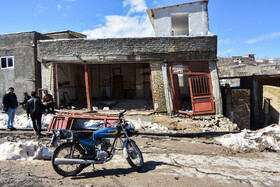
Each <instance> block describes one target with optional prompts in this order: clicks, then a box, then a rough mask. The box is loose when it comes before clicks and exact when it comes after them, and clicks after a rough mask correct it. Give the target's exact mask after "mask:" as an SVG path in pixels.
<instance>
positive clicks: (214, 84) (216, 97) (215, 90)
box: [209, 61, 223, 114]
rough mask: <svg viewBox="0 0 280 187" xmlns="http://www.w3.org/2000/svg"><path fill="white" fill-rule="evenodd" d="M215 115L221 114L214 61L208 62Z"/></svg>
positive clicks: (216, 69) (218, 84) (219, 91)
mask: <svg viewBox="0 0 280 187" xmlns="http://www.w3.org/2000/svg"><path fill="white" fill-rule="evenodd" d="M209 69H210V75H211V82H212V88H213V97H214V102H215V111H216V114H223V106H222V95H221V88H220V80H219V75H218V68H217V64H216V61H210V62H209Z"/></svg>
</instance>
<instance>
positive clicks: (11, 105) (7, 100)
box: [2, 87, 18, 131]
mask: <svg viewBox="0 0 280 187" xmlns="http://www.w3.org/2000/svg"><path fill="white" fill-rule="evenodd" d="M2 104H3V105H4V111H6V113H7V115H8V120H7V129H6V130H8V131H11V130H15V129H16V128H14V127H13V124H14V119H15V115H16V110H17V107H18V101H17V96H16V94H15V93H14V88H13V87H10V88H9V90H8V93H6V94H5V95H4V96H3V98H2Z"/></svg>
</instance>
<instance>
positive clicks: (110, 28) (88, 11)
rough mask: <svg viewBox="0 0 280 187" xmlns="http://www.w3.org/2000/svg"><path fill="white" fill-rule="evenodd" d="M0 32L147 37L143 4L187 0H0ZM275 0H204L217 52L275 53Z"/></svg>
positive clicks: (278, 26) (278, 25)
mask: <svg viewBox="0 0 280 187" xmlns="http://www.w3.org/2000/svg"><path fill="white" fill-rule="evenodd" d="M0 2H1V19H0V24H1V27H0V34H7V33H15V32H23V31H38V32H41V33H47V32H53V31H61V30H73V31H76V32H81V33H84V34H87V35H88V37H91V38H108V37H133V36H153V35H154V33H153V29H152V26H151V24H150V22H149V19H148V18H147V15H146V12H145V9H146V8H155V7H160V6H167V5H173V4H178V3H185V2H191V1H190V0H146V1H145V0H102V1H100V0H99V1H97V0H13V1H7V0H0ZM279 7H280V1H279V0H267V1H263V0H210V1H209V7H208V10H209V26H210V31H211V32H212V33H214V34H216V35H218V55H219V56H225V57H229V56H231V55H234V56H236V55H245V54H247V53H255V54H256V56H257V58H275V57H280V54H279V53H280V21H279V18H280V15H279V14H280V13H279Z"/></svg>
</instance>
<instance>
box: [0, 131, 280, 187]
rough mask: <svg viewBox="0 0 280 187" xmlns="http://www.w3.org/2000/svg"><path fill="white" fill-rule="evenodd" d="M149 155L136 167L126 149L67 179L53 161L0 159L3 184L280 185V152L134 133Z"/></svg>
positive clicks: (145, 152)
mask: <svg viewBox="0 0 280 187" xmlns="http://www.w3.org/2000/svg"><path fill="white" fill-rule="evenodd" d="M133 139H135V140H136V142H137V144H138V145H139V147H140V149H141V150H142V152H143V155H144V159H145V168H144V170H143V171H142V172H140V173H137V172H134V171H133V170H132V169H131V168H130V166H129V165H128V163H127V162H126V160H125V159H124V158H123V155H122V151H121V150H120V149H118V150H117V155H116V156H115V157H114V159H113V160H112V161H111V162H109V163H107V164H103V165H95V171H93V167H92V166H90V167H88V168H86V169H84V170H83V171H82V172H81V173H80V174H79V175H78V176H75V177H67V178H63V177H61V176H59V175H58V174H56V173H55V171H54V170H53V169H52V166H51V163H50V161H0V172H1V176H0V186H67V187H70V186H279V185H280V153H269V152H263V153H246V154H245V153H237V152H234V151H231V150H229V149H227V148H224V147H222V146H220V145H219V144H217V143H216V142H215V141H213V140H208V139H187V138H183V139H182V138H181V139H179V138H169V137H150V136H149V137H148V136H138V137H134V138H133Z"/></svg>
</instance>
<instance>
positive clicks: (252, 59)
mask: <svg viewBox="0 0 280 187" xmlns="http://www.w3.org/2000/svg"><path fill="white" fill-rule="evenodd" d="M244 57H247V58H250V59H251V61H255V54H247V55H245V56H244Z"/></svg>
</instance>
